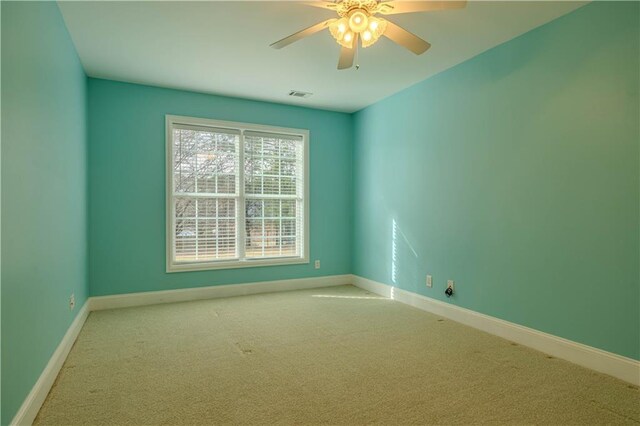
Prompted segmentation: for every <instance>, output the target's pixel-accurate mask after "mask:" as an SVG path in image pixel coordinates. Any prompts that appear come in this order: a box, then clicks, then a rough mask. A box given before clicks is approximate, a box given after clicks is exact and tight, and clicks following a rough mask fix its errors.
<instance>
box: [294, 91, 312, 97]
mask: <svg viewBox="0 0 640 426" xmlns="http://www.w3.org/2000/svg"><path fill="white" fill-rule="evenodd" d="M311 95H313V93H309V92H301V91H299V90H291V91H289V96H293V97H294V98H308V97H309V96H311Z"/></svg>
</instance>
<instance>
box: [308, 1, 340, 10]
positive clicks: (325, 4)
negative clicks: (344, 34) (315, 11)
mask: <svg viewBox="0 0 640 426" xmlns="http://www.w3.org/2000/svg"><path fill="white" fill-rule="evenodd" d="M302 4H304V5H306V6H313V7H319V8H321V9H327V10H336V7H338V3H334V2H331V1H307V2H304V3H302Z"/></svg>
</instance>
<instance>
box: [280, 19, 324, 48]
mask: <svg viewBox="0 0 640 426" xmlns="http://www.w3.org/2000/svg"><path fill="white" fill-rule="evenodd" d="M333 21H335V19H327V20H326V21H323V22H320V23H318V24H315V25H312V26H310V27H309V28H305V29H304V30H301V31H298V32H297V33H295V34H291V35H290V36H289V37H285V38H283V39H282V40H278V41H276V42H275V43H273V44H271V45H270V46H271V47H273V48H274V49H282V48H283V47H285V46H288V45H290V44H291V43H293V42H296V41H298V40H300V39H301V38H304V37H307V36H310V35H311V34H315V33H317V32H318V31H322V30H324V29H325V28H328V27H329V24H331V23H332V22H333Z"/></svg>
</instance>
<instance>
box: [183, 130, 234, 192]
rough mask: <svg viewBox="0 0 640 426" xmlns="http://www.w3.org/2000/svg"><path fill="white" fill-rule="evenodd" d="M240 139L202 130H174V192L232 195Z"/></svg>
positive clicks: (226, 134)
mask: <svg viewBox="0 0 640 426" xmlns="http://www.w3.org/2000/svg"><path fill="white" fill-rule="evenodd" d="M238 146H239V136H238V135H236V134H231V133H224V132H217V131H215V130H214V129H212V130H203V129H200V128H198V129H193V130H191V129H182V128H180V129H174V131H173V154H174V155H173V166H174V167H173V172H174V175H173V179H174V191H175V192H178V193H179V192H186V193H194V192H197V193H202V194H235V193H236V180H237V176H238V158H239V157H238Z"/></svg>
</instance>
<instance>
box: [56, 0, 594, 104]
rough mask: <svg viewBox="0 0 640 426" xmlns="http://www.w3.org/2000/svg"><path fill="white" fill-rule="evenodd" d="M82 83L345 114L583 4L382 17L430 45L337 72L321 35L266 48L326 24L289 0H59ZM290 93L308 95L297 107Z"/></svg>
mask: <svg viewBox="0 0 640 426" xmlns="http://www.w3.org/2000/svg"><path fill="white" fill-rule="evenodd" d="M59 3H60V9H61V10H62V14H63V16H64V19H65V22H66V24H67V27H68V29H69V32H70V33H71V37H72V38H73V41H74V43H75V45H76V48H77V50H78V53H79V55H80V59H81V61H82V64H83V66H84V68H85V71H86V72H87V74H88V75H89V76H91V77H98V78H106V79H112V80H120V81H127V82H133V83H141V84H149V85H154V86H162V87H171V88H177V89H185V90H192V91H197V92H204V93H215V94H220V95H228V96H235V97H241V98H248V99H258V100H265V101H273V102H280V103H287V104H293V105H303V106H308V107H313V108H322V109H329V110H336V111H345V112H353V111H357V110H359V109H361V108H364V107H366V106H368V105H371V104H372V103H375V102H376V101H378V100H380V99H382V98H384V97H387V96H389V95H391V94H393V93H395V92H397V91H399V90H401V89H404V88H406V87H408V86H411V85H412V84H414V83H417V82H419V81H421V80H424V79H425V78H427V77H429V76H432V75H434V74H436V73H438V72H440V71H443V70H445V69H447V68H450V67H452V66H454V65H456V64H458V63H460V62H463V61H465V60H467V59H469V58H471V57H473V56H475V55H477V54H479V53H481V52H483V51H485V50H487V49H489V48H491V47H493V46H496V45H498V44H500V43H503V42H505V41H507V40H510V39H512V38H514V37H516V36H518V35H520V34H522V33H525V32H527V31H529V30H531V29H533V28H535V27H537V26H540V25H542V24H544V23H546V22H549V21H551V20H553V19H555V18H557V17H559V16H561V15H563V14H565V13H568V12H570V11H572V10H574V9H576V8H578V7H580V6H582V5H583V4H585V2H576V1H567V2H565V1H548V2H540V1H538V2H528V1H502V2H493V1H470V2H469V3H468V5H467V7H466V8H465V9H462V10H451V11H441V12H430V13H414V14H404V15H395V16H391V17H389V18H390V20H393V21H394V22H396V23H397V24H399V25H401V26H403V27H405V28H406V29H408V30H409V31H411V32H413V33H415V34H416V35H418V36H420V37H422V38H424V39H425V40H427V41H429V42H430V43H431V44H432V47H431V49H430V50H428V51H427V52H426V53H424V54H423V55H421V56H415V55H414V54H413V53H410V52H409V51H407V50H405V49H404V48H402V47H400V46H398V45H395V44H393V43H392V42H391V41H389V40H387V39H385V38H382V39H381V41H379V42H378V43H377V44H375V45H373V46H372V47H370V48H367V49H361V51H360V57H359V61H358V63H359V64H360V69H359V70H357V71H356V70H355V68H353V69H350V70H344V71H338V70H337V69H336V64H337V61H338V53H339V46H338V45H337V44H336V43H335V41H334V40H333V38H332V37H331V35H330V34H329V32H328V31H326V30H325V31H323V32H320V33H317V34H315V35H313V36H311V37H309V38H306V39H303V40H301V41H299V42H296V43H294V44H292V45H290V46H288V47H286V48H284V49H282V50H274V49H272V48H270V47H269V44H270V43H272V42H274V41H276V40H279V39H281V38H283V37H284V36H287V35H289V34H291V33H293V32H296V31H298V30H300V29H302V28H306V27H307V26H310V25H313V24H315V23H317V22H319V21H322V20H325V19H328V18H331V17H333V16H334V15H333V12H331V11H327V10H323V9H319V8H315V7H309V6H305V5H302V4H298V3H296V2H291V1H273V2H272V1H259V2H249V1H211V2H165V1H143V2H126V1H123V2H102V1H72V2H59ZM291 89H295V90H301V91H306V92H312V93H313V96H311V97H310V98H307V99H298V98H292V97H290V96H288V92H289V90H291Z"/></svg>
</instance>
